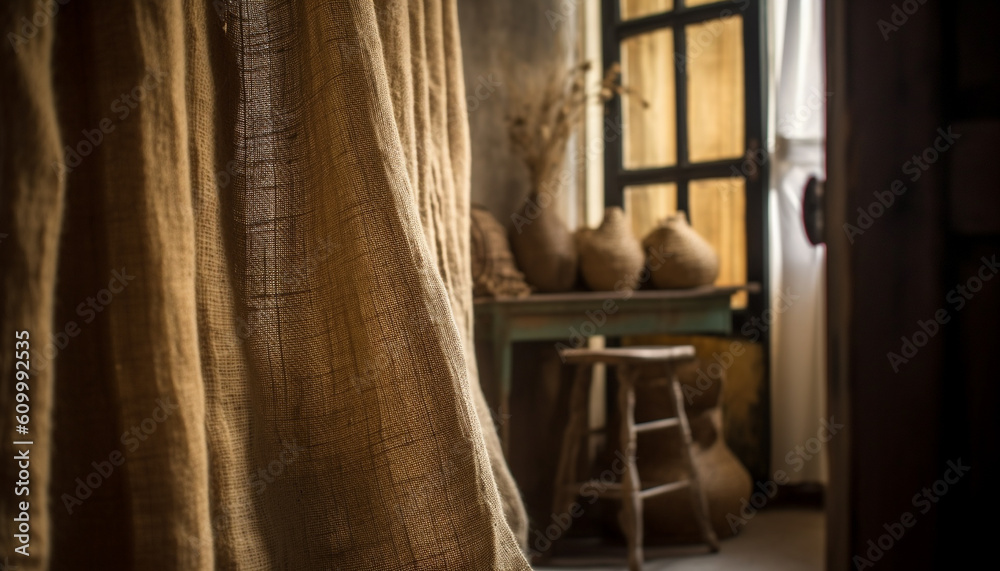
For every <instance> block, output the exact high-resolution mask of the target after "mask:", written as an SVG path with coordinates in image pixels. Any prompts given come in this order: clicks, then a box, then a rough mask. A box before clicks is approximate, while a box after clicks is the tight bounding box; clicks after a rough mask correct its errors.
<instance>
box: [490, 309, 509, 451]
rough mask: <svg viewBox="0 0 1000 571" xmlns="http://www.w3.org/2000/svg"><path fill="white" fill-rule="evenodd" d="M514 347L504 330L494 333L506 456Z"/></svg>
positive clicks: (500, 416) (494, 353)
mask: <svg viewBox="0 0 1000 571" xmlns="http://www.w3.org/2000/svg"><path fill="white" fill-rule="evenodd" d="M513 353H514V351H513V345H512V344H511V342H510V340H509V339H508V337H507V331H506V329H504V328H498V330H494V332H493V371H494V379H493V382H494V383H496V387H495V390H496V393H495V394H496V399H495V406H496V407H497V408H498V414H497V416H498V418H497V422H498V423H499V424H500V426H499V427H498V428H499V431H500V445H501V447H502V448H503V453H504V455H505V456H506V455H507V454H508V452H509V451H510V420H511V414H510V391H511V385H512V379H511V376H512V375H513V363H512V361H513V357H514V355H513Z"/></svg>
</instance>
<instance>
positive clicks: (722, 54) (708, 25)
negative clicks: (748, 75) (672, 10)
mask: <svg viewBox="0 0 1000 571" xmlns="http://www.w3.org/2000/svg"><path fill="white" fill-rule="evenodd" d="M684 30H685V34H686V45H687V54H686V57H685V59H684V65H685V67H686V68H687V80H688V145H689V147H688V149H689V151H688V153H689V159H690V161H691V162H702V161H713V160H719V159H728V158H733V157H741V156H743V153H744V148H743V146H744V138H745V136H744V132H745V131H744V121H745V118H744V111H745V108H746V105H745V103H744V93H743V86H744V84H743V19H742V18H740V17H739V16H732V17H730V18H725V19H721V20H708V21H707V22H703V23H700V24H692V25H690V26H687V27H685V29H684Z"/></svg>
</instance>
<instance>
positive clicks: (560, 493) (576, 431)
mask: <svg viewBox="0 0 1000 571" xmlns="http://www.w3.org/2000/svg"><path fill="white" fill-rule="evenodd" d="M590 372H591V366H590V365H578V366H577V368H576V375H575V376H574V379H573V387H572V388H571V389H570V397H569V419H568V420H567V423H566V430H565V431H563V442H562V448H561V449H560V450H559V466H558V468H557V470H556V481H555V485H554V489H553V495H552V513H553V514H556V515H560V514H563V513H567V512H568V511H569V508H570V506H571V505H572V504H573V500H574V499H575V498H576V492H577V490H575V489H574V488H575V487H576V486H579V485H580V483H579V478H577V466H578V465H579V458H580V440H581V439H582V438H583V436H584V435H585V434H587V432H588V427H587V412H588V410H587V408H588V407H587V404H588V402H589V400H590V399H589V397H590V381H591V375H590Z"/></svg>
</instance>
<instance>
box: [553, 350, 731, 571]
mask: <svg viewBox="0 0 1000 571" xmlns="http://www.w3.org/2000/svg"><path fill="white" fill-rule="evenodd" d="M559 354H560V356H561V357H562V358H563V360H564V362H566V363H573V364H577V365H579V366H578V367H577V370H576V378H575V379H574V381H573V387H572V390H571V392H570V404H569V406H570V408H569V421H568V423H567V426H566V431H565V433H564V434H563V444H562V450H561V451H560V455H559V468H558V472H557V474H556V481H555V488H554V489H555V498H554V500H553V504H552V509H553V512H552V513H556V514H560V513H566V512H567V510H569V509H570V507H571V506H572V504H573V501H574V500H575V499H576V496H577V495H579V494H580V492H581V489H582V486H584V485H585V484H586V483H587V482H580V481H579V480H578V478H577V474H576V467H577V464H578V458H579V453H580V441H581V440H582V439H583V437H584V436H586V435H588V434H590V431H589V429H588V427H587V408H588V406H587V405H588V397H589V394H590V371H591V368H592V366H593V365H594V363H605V364H606V365H610V366H616V367H618V406H619V409H620V411H621V433H620V434H621V441H620V445H621V449H622V450H621V451H622V453H623V454H624V456H625V470H624V473H623V474H622V478H621V482H620V483H615V484H611V485H606V484H604V483H600V484H599V483H598V482H594V487H595V490H594V491H595V492H599V495H600V496H601V497H614V498H618V499H621V501H622V511H621V513H620V516H619V521H620V523H621V526H622V531H623V532H624V533H625V538H626V540H627V542H628V562H629V569H630V571H640V570H641V569H642V562H643V554H642V542H643V539H642V502H643V500H645V499H647V498H651V497H653V496H658V495H660V494H666V493H668V492H673V491H676V490H680V489H682V488H687V489H688V491H689V492H690V494H691V502H692V505H693V508H694V514H695V517H697V519H698V526H699V527H700V528H701V534H702V539H703V540H704V542H705V543H706V544H707V545H708V546H709V548H710V549H711V551H712V552H713V553H714V552H716V551H718V550H719V541H718V539H717V538H716V536H715V530H713V529H712V525H711V523H710V521H709V517H708V503H707V502H706V501H705V495H704V494H703V493H702V489H701V484H700V481H699V479H698V473H697V470H696V468H695V465H694V457H693V456H692V453H691V429H690V427H689V425H688V418H687V414H686V413H685V412H684V396H683V394H682V392H681V385H680V383H679V382H678V381H677V375H676V372H675V365H676V364H678V363H682V362H686V361H690V360H692V359H694V358H695V352H694V347H692V346H690V345H681V346H675V347H622V348H612V349H564V350H561V351H560V352H559ZM636 365H647V366H650V365H651V366H656V365H662V366H663V371H664V375H663V377H664V378H665V379H667V380H668V383H669V385H670V389H671V393H670V394H671V397H672V399H673V404H674V409H675V410H676V411H677V415H676V416H674V417H670V418H663V419H659V420H653V421H649V422H643V423H640V424H636V422H635V414H634V413H635V385H636V383H637V382H641V381H645V380H648V379H640V378H639V371H638V369H637V368H634V366H636ZM646 368H647V369H648V368H649V367H646ZM668 428H679V429H680V431H681V440H682V446H684V454H683V458H684V460H685V464H686V465H687V469H688V474H689V476H688V478H687V479H685V480H679V481H676V482H667V483H656V484H651V485H650V486H649V487H643V485H642V480H641V479H640V478H639V471H638V469H637V467H636V462H635V454H636V437H637V435H638V434H639V433H641V432H648V431H651V430H663V429H668ZM598 484H599V486H598ZM601 488H603V489H604V491H603V492H600V490H601Z"/></svg>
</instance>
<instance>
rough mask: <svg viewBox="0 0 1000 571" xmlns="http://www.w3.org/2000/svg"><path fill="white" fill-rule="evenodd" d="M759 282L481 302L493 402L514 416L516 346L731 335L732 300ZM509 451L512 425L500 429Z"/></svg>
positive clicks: (480, 327) (479, 324)
mask: <svg viewBox="0 0 1000 571" xmlns="http://www.w3.org/2000/svg"><path fill="white" fill-rule="evenodd" d="M739 291H750V292H757V291H760V285H759V284H755V283H752V284H748V285H743V286H723V287H717V286H704V287H698V288H692V289H684V290H640V291H627V292H626V291H622V292H615V291H600V292H569V293H552V294H534V295H530V296H528V297H525V298H520V299H515V298H506V299H493V298H477V299H476V300H475V312H476V338H477V339H479V340H480V341H485V340H489V343H490V344H491V345H492V347H493V372H494V375H493V382H494V390H495V392H494V396H495V401H494V404H495V405H497V406H499V409H500V418H509V417H510V416H509V415H510V392H511V385H512V379H511V374H512V371H513V363H512V357H513V344H514V343H515V342H517V341H545V340H548V341H554V342H555V343H554V344H553V351H555V350H557V349H559V348H561V347H578V346H581V345H583V344H584V341H585V340H586V338H587V337H592V336H595V335H604V336H607V337H621V336H624V335H643V334H710V335H729V334H731V333H732V326H733V325H732V324H733V316H732V309H731V306H730V299H731V298H732V296H733V294H734V293H736V292H739ZM500 438H501V441H502V443H503V446H504V451H506V450H507V446H508V442H509V440H510V423H508V422H503V423H501V426H500Z"/></svg>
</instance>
